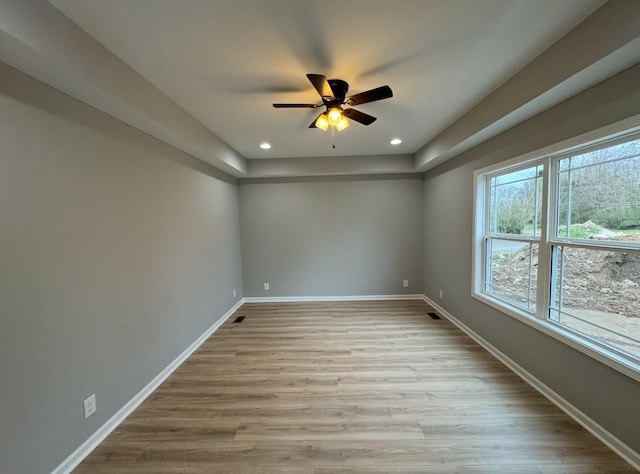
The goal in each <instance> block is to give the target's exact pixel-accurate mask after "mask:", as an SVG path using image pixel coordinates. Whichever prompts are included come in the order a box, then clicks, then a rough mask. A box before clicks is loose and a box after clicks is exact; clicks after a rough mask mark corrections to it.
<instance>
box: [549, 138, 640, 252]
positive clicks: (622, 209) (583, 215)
mask: <svg viewBox="0 0 640 474" xmlns="http://www.w3.org/2000/svg"><path fill="white" fill-rule="evenodd" d="M558 169H559V173H558V209H557V216H558V230H557V237H560V238H572V239H603V240H620V239H623V235H624V234H625V233H626V232H625V231H628V230H630V229H640V140H635V141H632V142H628V143H623V144H619V145H615V146H611V147H608V148H604V149H601V150H596V151H593V152H589V153H585V154H583V155H578V156H573V157H570V158H565V159H563V160H560V161H559V162H558Z"/></svg>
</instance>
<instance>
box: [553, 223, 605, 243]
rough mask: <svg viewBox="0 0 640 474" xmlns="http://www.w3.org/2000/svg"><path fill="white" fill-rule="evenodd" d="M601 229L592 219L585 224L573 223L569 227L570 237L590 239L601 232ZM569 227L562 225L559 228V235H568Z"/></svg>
mask: <svg viewBox="0 0 640 474" xmlns="http://www.w3.org/2000/svg"><path fill="white" fill-rule="evenodd" d="M600 231H601V229H600V228H599V227H598V226H597V225H596V224H594V223H593V222H591V221H587V222H585V223H584V224H573V225H571V226H570V227H569V238H570V239H589V238H591V237H593V236H594V235H596V234H597V233H599V232H600ZM566 232H567V227H566V226H564V225H561V226H560V228H559V229H558V235H559V236H560V237H566V235H567V234H566Z"/></svg>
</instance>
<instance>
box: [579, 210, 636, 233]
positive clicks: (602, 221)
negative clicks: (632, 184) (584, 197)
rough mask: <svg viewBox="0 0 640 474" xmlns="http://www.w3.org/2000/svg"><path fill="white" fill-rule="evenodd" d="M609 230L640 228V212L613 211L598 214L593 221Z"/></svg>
mask: <svg viewBox="0 0 640 474" xmlns="http://www.w3.org/2000/svg"><path fill="white" fill-rule="evenodd" d="M591 220H592V221H593V222H595V223H596V224H598V225H601V226H602V227H606V228H607V229H632V228H634V227H638V226H640V211H636V210H634V209H629V208H627V209H611V210H608V211H607V212H598V213H596V214H595V215H594V216H593V218H592V219H591Z"/></svg>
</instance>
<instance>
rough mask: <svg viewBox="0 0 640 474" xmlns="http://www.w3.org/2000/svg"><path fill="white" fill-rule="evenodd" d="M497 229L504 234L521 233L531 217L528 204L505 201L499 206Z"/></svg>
mask: <svg viewBox="0 0 640 474" xmlns="http://www.w3.org/2000/svg"><path fill="white" fill-rule="evenodd" d="M496 217H497V227H498V228H497V231H498V232H501V233H504V234H521V233H522V229H524V227H525V225H526V224H527V223H528V222H529V220H530V218H529V215H528V213H527V209H526V206H524V205H522V204H519V203H514V202H510V203H505V204H504V205H502V206H500V207H499V208H498V212H497V216H496Z"/></svg>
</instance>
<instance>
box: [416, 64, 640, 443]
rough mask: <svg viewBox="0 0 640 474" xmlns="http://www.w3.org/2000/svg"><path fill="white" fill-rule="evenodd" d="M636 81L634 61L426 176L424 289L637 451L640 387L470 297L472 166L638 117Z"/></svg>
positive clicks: (639, 73) (639, 74)
mask: <svg viewBox="0 0 640 474" xmlns="http://www.w3.org/2000/svg"><path fill="white" fill-rule="evenodd" d="M638 84H640V66H635V67H633V68H631V69H629V70H627V71H625V72H623V73H621V74H619V75H618V76H615V77H613V78H611V79H609V80H608V81H606V82H604V83H601V84H600V85H598V86H596V87H593V88H592V89H589V90H587V91H585V92H584V93H582V94H580V95H578V96H576V97H574V98H572V99H570V100H568V101H566V102H564V103H562V104H560V105H558V106H556V107H555V108H553V109H551V110H549V111H547V112H544V113H542V114H540V115H538V116H536V117H534V118H532V119H531V120H529V121H527V122H525V123H523V124H521V125H519V126H518V127H515V128H513V129H511V130H509V131H507V132H505V133H503V134H502V135H499V136H497V137H496V138H494V139H492V140H490V141H488V142H486V143H484V144H482V145H480V146H478V147H476V148H474V149H471V150H469V151H468V152H466V153H464V154H462V155H460V156H458V157H456V158H454V159H453V160H452V161H449V162H447V163H445V164H443V165H441V166H440V167H437V168H434V169H433V170H431V171H430V172H429V173H427V174H426V176H425V183H424V199H425V214H424V225H425V231H424V237H425V240H424V245H425V259H424V262H425V266H424V271H425V274H424V275H425V276H424V282H425V285H424V292H425V294H426V295H427V296H428V297H430V298H431V299H433V300H434V301H436V302H437V303H438V304H441V305H442V306H443V307H444V308H445V309H446V310H447V311H449V312H450V313H451V314H453V315H454V316H455V317H457V318H459V319H460V320H461V321H462V322H463V323H465V324H466V325H467V326H469V327H470V328H472V329H473V330H474V331H475V332H476V333H478V334H479V335H480V336H482V337H483V338H485V339H486V340H487V341H489V342H490V343H491V344H493V345H494V346H495V347H497V348H498V349H499V350H501V351H502V352H504V353H505V354H507V355H508V356H509V357H511V358H512V359H513V360H515V361H516V362H517V363H518V364H520V365H521V366H522V367H524V368H525V369H526V370H528V371H529V372H531V373H532V374H533V375H534V376H536V377H538V378H539V379H540V380H541V381H543V382H544V383H545V384H547V385H548V386H549V387H551V388H552V389H553V390H555V391H556V392H557V393H559V394H560V395H561V396H563V397H564V398H565V399H566V400H568V401H569V402H571V403H572V404H573V405H574V406H576V407H577V408H579V409H580V410H582V411H583V412H584V413H586V414H587V415H588V416H590V417H591V418H592V419H593V420H595V421H596V422H598V423H599V424H600V425H602V426H603V427H605V428H606V429H607V430H608V431H610V432H611V433H613V434H614V435H616V436H617V437H618V438H619V439H621V440H622V441H624V442H625V443H626V444H627V445H628V446H630V447H631V448H633V449H635V450H636V451H637V452H640V430H638V419H637V416H634V414H635V415H637V413H638V401H639V400H640V384H638V383H637V382H635V381H633V380H631V379H630V378H627V377H626V376H624V375H622V374H620V373H619V372H616V371H615V370H613V369H610V368H608V367H607V366H604V365H602V364H601V363H598V362H596V361H595V360H593V359H591V358H589V357H588V356H586V355H584V354H582V353H581V352H578V351H576V350H574V349H571V348H569V347H568V346H566V345H564V344H562V343H561V342H558V341H556V340H555V339H553V338H550V337H548V336H546V335H544V334H542V333H541V332H539V331H537V330H536V329H534V328H531V327H529V326H527V325H525V324H524V323H521V322H519V321H517V320H515V319H513V318H511V317H509V316H507V315H505V314H504V313H501V312H500V311H496V310H495V309H493V308H491V307H489V306H487V305H486V304H483V303H481V302H479V301H478V300H475V299H473V298H472V297H471V232H472V219H473V171H474V170H476V169H479V168H483V167H485V166H488V165H490V164H493V163H498V162H500V161H503V160H506V159H509V158H514V157H516V156H519V155H521V154H524V153H526V152H529V151H533V150H536V149H538V148H541V147H543V146H547V145H550V144H553V143H557V142H559V141H562V140H564V139H567V138H570V137H574V136H576V135H579V134H581V133H585V132H587V131H591V130H594V129H597V128H599V127H601V126H604V125H608V124H611V123H614V122H616V121H618V120H622V119H624V118H627V117H629V116H632V115H635V114H639V113H640V88H638ZM434 223H438V225H434ZM439 289H443V290H444V299H442V300H440V299H439V298H438V290H439Z"/></svg>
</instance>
